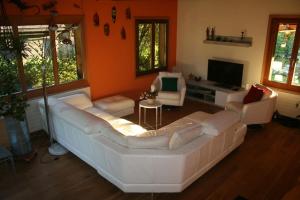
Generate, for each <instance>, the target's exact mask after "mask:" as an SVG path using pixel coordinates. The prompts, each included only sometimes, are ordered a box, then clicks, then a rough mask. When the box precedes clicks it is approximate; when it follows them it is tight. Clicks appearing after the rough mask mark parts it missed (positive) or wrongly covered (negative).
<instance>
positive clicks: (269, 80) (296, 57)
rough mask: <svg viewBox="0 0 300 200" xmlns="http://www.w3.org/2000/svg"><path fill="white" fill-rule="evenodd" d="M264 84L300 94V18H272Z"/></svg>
mask: <svg viewBox="0 0 300 200" xmlns="http://www.w3.org/2000/svg"><path fill="white" fill-rule="evenodd" d="M268 39H269V40H268V42H267V46H266V51H267V52H266V57H265V71H264V76H263V82H264V84H266V85H269V86H272V87H276V88H281V89H286V90H292V91H297V92H300V17H299V18H297V17H295V18H276V17H273V16H271V17H270V27H269V35H268Z"/></svg>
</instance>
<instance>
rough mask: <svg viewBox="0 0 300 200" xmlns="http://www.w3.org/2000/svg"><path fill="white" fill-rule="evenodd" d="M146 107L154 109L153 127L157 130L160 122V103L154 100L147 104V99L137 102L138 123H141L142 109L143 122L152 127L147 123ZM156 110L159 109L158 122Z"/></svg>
mask: <svg viewBox="0 0 300 200" xmlns="http://www.w3.org/2000/svg"><path fill="white" fill-rule="evenodd" d="M147 109H155V129H156V130H157V127H158V125H159V126H161V124H162V104H161V103H160V102H159V101H157V100H155V101H154V102H153V103H152V104H149V103H148V102H147V100H142V101H140V102H139V125H141V120H142V110H144V124H146V125H148V126H149V127H151V128H153V127H152V126H151V125H150V124H148V123H147ZM158 110H159V124H158Z"/></svg>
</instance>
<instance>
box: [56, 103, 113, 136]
mask: <svg viewBox="0 0 300 200" xmlns="http://www.w3.org/2000/svg"><path fill="white" fill-rule="evenodd" d="M60 104H63V103H60ZM58 108H59V107H57V106H55V109H58ZM63 108H66V107H63ZM55 109H54V110H55ZM59 116H60V117H62V118H64V119H65V120H66V121H68V122H69V123H72V124H73V125H74V126H75V127H77V128H79V129H81V130H83V131H84V132H85V133H86V134H87V135H89V134H94V133H104V132H105V133H106V132H110V130H111V129H112V127H111V125H110V124H109V123H108V122H106V121H105V120H103V119H101V118H99V117H96V116H94V115H92V114H90V113H88V112H86V111H83V110H80V109H77V108H75V107H73V109H65V110H63V111H61V112H60V113H59Z"/></svg>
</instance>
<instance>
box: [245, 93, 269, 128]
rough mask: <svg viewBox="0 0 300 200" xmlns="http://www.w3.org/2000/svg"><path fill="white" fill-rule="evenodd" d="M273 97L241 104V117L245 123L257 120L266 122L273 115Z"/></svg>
mask: <svg viewBox="0 0 300 200" xmlns="http://www.w3.org/2000/svg"><path fill="white" fill-rule="evenodd" d="M274 100H275V99H273V98H269V99H265V100H261V101H257V102H253V103H248V104H245V105H244V106H243V111H242V119H243V121H244V122H245V123H246V124H249V123H250V124H252V123H255V122H256V121H257V122H260V123H268V122H269V121H270V120H271V119H272V116H273V113H274V108H275V105H274V104H275V101H274Z"/></svg>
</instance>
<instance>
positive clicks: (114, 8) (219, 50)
mask: <svg viewBox="0 0 300 200" xmlns="http://www.w3.org/2000/svg"><path fill="white" fill-rule="evenodd" d="M1 3H4V4H3V5H4V6H5V16H8V18H9V22H10V24H6V23H5V24H3V23H4V22H5V20H4V18H2V16H4V15H1V23H2V25H12V26H13V27H17V29H18V26H19V32H18V31H17V32H18V34H23V33H26V31H30V28H32V27H29V26H36V25H44V26H40V27H39V28H40V29H43V30H44V29H45V30H48V28H49V30H50V27H53V28H54V29H55V30H56V27H55V25H58V27H57V28H58V29H57V30H56V31H57V32H59V31H60V35H61V37H63V38H62V41H65V43H68V42H69V41H70V40H66V39H69V38H68V37H65V34H64V33H65V32H66V30H67V31H69V30H71V29H72V30H73V29H74V36H72V37H74V39H72V38H71V42H73V43H76V45H74V46H75V47H74V48H76V49H75V51H76V62H77V77H76V78H75V80H74V79H69V77H64V76H63V75H61V74H63V73H60V71H59V70H60V69H62V68H61V67H60V63H59V62H57V63H56V64H55V62H56V61H55V59H53V60H52V62H53V66H56V67H54V68H53V69H52V71H53V73H54V75H53V80H50V81H49V79H48V86H49V87H48V88H47V92H48V95H49V96H52V95H54V96H55V95H57V94H58V93H59V95H61V94H74V93H78V92H84V93H87V94H88V95H89V96H90V99H91V100H92V101H96V100H99V99H103V98H106V97H111V96H115V95H122V96H126V97H128V98H130V99H133V100H134V101H135V108H134V114H133V115H129V116H127V117H125V119H126V120H129V121H132V122H134V123H138V118H139V113H138V107H139V106H138V105H139V97H140V94H141V93H142V92H144V91H149V90H150V88H151V84H152V82H153V80H155V78H156V77H157V76H158V70H159V69H158V70H157V68H156V67H155V64H153V63H155V62H156V61H155V58H153V60H152V61H151V62H150V65H151V67H152V69H151V70H149V71H148V72H147V73H144V72H143V71H142V70H140V69H139V68H138V67H137V62H138V60H137V57H138V56H137V54H138V53H139V52H138V47H137V41H138V39H137V38H138V37H137V35H138V34H139V32H138V28H136V27H138V26H137V24H139V23H140V24H143V23H144V22H145V21H146V22H148V24H159V27H163V26H164V23H165V24H167V27H168V28H167V29H164V28H162V29H160V30H163V31H165V32H164V33H165V35H167V37H166V38H165V40H164V41H165V48H164V50H161V49H160V54H162V53H165V57H164V56H162V57H164V59H163V58H161V60H159V62H160V63H163V65H164V66H163V67H162V70H163V71H169V72H173V71H177V72H178V71H179V72H181V73H182V74H183V77H184V78H185V81H186V83H187V84H188V82H189V78H190V75H191V74H192V75H193V76H196V77H199V76H200V77H201V79H202V80H205V79H207V76H208V60H210V59H214V60H222V61H226V62H232V63H241V64H243V75H242V77H241V78H242V80H241V81H242V82H241V86H242V87H243V88H245V87H246V86H247V85H250V86H251V85H252V84H255V83H262V84H264V83H265V80H264V77H265V75H264V74H265V69H266V68H265V67H264V66H265V65H266V62H267V61H266V57H267V56H266V54H267V52H266V51H267V45H266V44H267V43H268V40H269V38H268V35H269V34H270V31H269V28H270V26H269V23H270V21H269V20H270V19H271V18H270V16H271V15H272V16H277V17H281V18H284V17H293V18H297V17H298V18H297V19H298V22H297V23H299V15H300V13H299V8H300V3H299V2H298V1H297V0H288V1H277V0H267V1H264V2H261V1H258V0H255V1H247V2H242V1H237V0H230V1H226V2H225V1H224V2H221V1H207V0H199V1H196V0H166V1H159V0H153V1H146V0H93V1H83V0H72V1H52V0H51V1H1ZM3 13H4V12H3V10H2V11H1V14H3ZM151 20H152V21H151ZM166 21H167V22H166ZM63 24H71V25H72V26H68V27H64V26H60V25H63ZM74 24H75V25H76V27H75V26H73V25H74ZM153 27H154V26H153ZM212 29H213V30H214V34H215V35H216V37H215V38H214V39H213V41H211V40H210V39H209V38H207V30H209V34H208V35H209V37H210V35H211V31H212ZM152 30H154V28H153V29H152ZM22 31H23V33H22ZM297 31H298V32H299V28H298V29H297ZM13 32H14V33H15V32H16V30H15V28H13ZM76 34H77V35H76ZM153 34H154V33H153ZM24 35H26V34H24ZM162 35H164V34H160V36H159V37H163V36H162ZM298 35H299V34H298ZM45 37H46V38H47V37H48V39H49V38H50V40H51V39H54V41H55V40H56V39H55V37H53V36H51V32H50V34H49V35H46V36H45ZM64 37H65V38H64ZM218 37H219V39H218V40H217V39H216V38H218ZM222 37H223V39H222ZM230 37H236V38H238V40H240V38H241V37H245V38H247V39H250V41H251V42H250V43H249V44H250V45H248V46H245V45H244V46H236V45H227V44H226V45H222V44H221V45H220V44H218V43H222V42H225V43H226V42H227V43H231V41H229V40H233V39H232V38H230ZM32 38H34V37H32ZM57 38H58V37H57ZM76 38H77V39H76ZM78 38H79V39H78ZM154 38H155V37H154ZM64 39H65V40H64ZM207 39H209V40H210V41H208V42H207ZM296 39H297V38H296ZM57 40H58V39H57ZM220 40H227V41H220ZM297 41H299V38H298V39H297ZM152 43H155V41H152ZM233 43H234V42H233ZM51 45H52V43H51ZM54 45H55V42H54ZM296 46H297V45H296ZM52 48H54V49H55V48H57V49H59V47H56V46H52ZM298 48H299V45H298ZM78 49H79V50H78ZM43 51H44V53H43V55H42V57H43V58H44V57H47V56H48V57H50V60H51V58H52V57H51V56H52V55H51V53H50V54H49V53H45V52H46V51H47V50H43ZM57 51H58V50H57ZM152 51H153V52H154V54H155V51H156V50H152ZM153 52H152V54H153ZM29 57H30V55H29ZM298 57H299V54H298ZM23 62H24V63H23V65H24V66H25V71H24V69H23V72H22V70H21V71H19V72H18V73H19V76H20V77H21V78H20V79H21V86H20V88H21V90H22V91H23V92H24V93H25V94H27V98H29V101H28V103H29V105H30V106H29V107H27V108H26V119H27V121H28V126H29V131H30V132H32V134H31V137H33V138H38V140H37V141H39V137H42V136H40V135H39V134H40V133H39V134H38V136H34V134H35V133H37V132H40V130H41V129H43V121H42V120H41V115H40V111H39V105H38V102H39V101H40V100H41V99H42V96H43V90H42V83H41V82H38V81H37V82H32V83H30V84H29V82H28V79H29V78H28V77H26V76H28V72H29V71H28V72H27V71H26V69H27V68H26V67H27V66H29V64H25V61H23ZM28 63H29V62H28ZM78 63H79V64H78ZM153 65H154V66H153ZM294 65H295V63H294ZM297 65H298V66H299V63H298V64H297ZM78 66H80V67H78ZM39 67H40V66H39ZM158 68H159V67H158ZM295 68H296V67H295ZM18 70H20V69H18ZM139 70H140V71H139ZM36 73H37V74H39V73H38V72H36ZM20 74H21V75H20ZM78 74H80V75H78ZM48 75H49V74H48ZM63 78H65V80H66V83H61V82H60V79H63ZM269 86H270V85H269ZM271 88H272V89H273V90H274V91H276V93H277V94H278V97H277V103H276V110H277V111H278V112H279V113H280V114H281V115H282V116H285V117H287V118H288V119H290V118H291V119H296V120H297V116H299V114H300V107H299V106H297V105H299V102H300V95H299V88H298V90H296V91H294V90H287V89H282V88H281V89H278V88H276V87H271ZM50 103H51V102H49V104H50ZM223 109H224V108H220V107H217V106H214V105H212V104H205V103H203V102H194V101H193V100H190V99H188V98H186V99H185V103H184V105H183V106H182V107H181V106H179V107H171V108H170V109H169V108H168V109H166V110H165V109H163V111H162V112H163V114H162V115H163V118H162V119H163V122H162V124H163V125H164V126H165V125H168V124H169V123H172V122H173V121H176V120H178V119H180V118H182V117H185V116H186V115H189V114H191V113H192V111H193V112H195V111H199V110H200V111H203V112H208V113H216V112H218V111H221V110H223ZM256 112H260V111H256ZM149 114H154V113H149ZM155 117H157V116H155V115H151V116H150V118H149V120H150V122H155V120H156V119H155ZM2 130H3V129H1V131H2ZM282 131H283V132H289V133H290V134H289V135H288V136H285V135H284V134H282V133H280V132H282ZM272 132H274V133H275V135H276V136H277V138H275V136H274V135H272V134H271V133H272ZM298 132H299V129H297V128H293V127H286V126H284V125H281V124H280V123H277V122H270V123H268V124H266V125H264V126H263V127H262V128H258V129H257V128H254V129H251V128H248V130H247V135H246V139H245V142H244V143H243V144H241V145H242V146H240V149H242V150H240V149H237V150H236V151H233V153H232V154H233V155H232V154H230V155H228V156H227V157H226V158H225V159H224V160H222V161H220V163H219V164H217V165H216V166H215V167H213V168H212V169H211V170H210V171H208V172H207V173H206V174H204V175H203V176H202V177H201V178H199V179H197V180H196V181H195V182H194V183H193V184H191V185H190V186H189V187H187V188H186V189H185V190H184V191H183V192H181V193H174V194H172V193H170V194H164V193H162V194H160V193H157V194H154V197H153V196H152V198H156V199H171V198H175V199H189V198H194V199H209V198H211V199H235V197H236V198H237V199H238V198H240V199H262V198H265V199H274V198H275V199H277V198H278V199H279V198H283V197H285V198H286V199H288V197H290V199H293V197H295V195H297V194H298V195H299V189H298V188H299V187H297V186H298V181H297V177H299V173H296V171H297V169H298V168H297V167H299V165H298V164H295V165H294V166H290V163H292V161H294V162H298V161H297V160H296V155H297V152H299V151H300V147H299V145H297V144H296V141H299V140H300V138H299V136H297V134H296V133H298ZM260 135H262V136H261V137H260ZM263 137H265V138H264V139H265V140H263ZM278 138H279V139H278ZM44 139H45V138H43V139H42V140H41V141H42V143H43V145H44V146H45V143H47V140H44ZM266 139H270V142H271V143H269V144H268V142H267V141H266ZM33 141H36V139H34V140H33ZM288 144H290V147H288V148H287V149H277V148H278V147H281V148H284V147H286V146H287V145H288ZM36 145H37V146H42V144H39V143H37V144H36V143H34V146H36ZM251 145H257V146H258V147H257V150H254V149H255V148H256V147H255V146H251ZM268 145H270V146H271V147H269V149H268V147H267V146H268ZM46 146H47V144H46ZM251 148H254V149H252V150H251ZM37 149H40V150H41V152H37V156H36V157H35V158H33V161H30V162H29V163H28V165H26V164H27V163H26V164H24V163H23V162H22V161H17V162H16V164H17V165H16V169H17V173H16V179H14V178H13V177H12V175H11V172H10V170H9V168H8V167H5V166H4V167H2V166H1V168H0V169H1V171H2V170H3V172H4V173H5V181H8V182H9V184H8V185H9V186H11V187H13V185H15V184H16V185H18V187H17V188H18V189H20V188H22V189H21V190H22V192H20V194H19V195H17V194H16V190H13V189H8V188H7V187H6V186H5V185H4V183H1V186H0V191H1V193H2V191H3V195H4V196H1V194H0V197H3V198H4V199H10V198H15V199H22V198H29V197H33V198H37V194H39V195H41V194H43V193H44V194H43V195H42V199H44V198H45V199H56V198H68V197H71V198H76V194H77V195H79V192H78V191H83V192H91V193H90V195H87V197H88V198H90V199H96V198H98V199H99V198H100V199H101V198H102V199H145V198H150V197H151V195H150V194H147V193H142V194H131V193H123V192H122V190H120V189H118V187H116V186H114V185H112V184H111V183H110V182H109V181H107V180H106V179H104V178H102V177H101V175H99V174H98V173H97V172H96V171H95V170H93V168H91V167H90V166H89V165H87V164H85V162H84V161H82V160H80V159H79V158H77V157H76V156H75V155H74V154H71V153H68V154H67V155H65V156H62V157H58V158H59V159H58V160H55V161H54V160H52V157H51V156H50V155H49V156H48V155H46V156H45V153H46V152H44V151H47V150H46V149H47V148H46V149H45V148H37ZM276 149H277V150H276ZM258 150H261V151H262V150H266V152H268V154H266V153H265V154H264V153H262V155H263V156H261V158H259V157H260V156H258V155H259V152H256V151H258ZM239 151H241V152H243V154H241V155H239V153H240V152H239ZM285 151H286V152H287V153H288V154H290V155H291V159H290V160H286V159H285V157H284V155H281V154H282V152H285ZM276 154H280V155H278V158H277V159H275V157H276ZM241 156H242V157H244V158H241ZM255 156H257V157H258V158H257V160H258V161H257V162H254V163H252V164H249V165H247V164H244V163H247V162H252V160H253V159H255ZM228 157H229V159H227V158H228ZM45 158H46V160H47V161H45ZM55 158H56V157H55ZM264 158H265V159H266V161H264V160H263V159H264ZM273 159H274V160H273ZM275 160H276V161H275ZM267 161H270V162H271V161H274V162H275V163H276V165H274V166H279V164H278V163H281V162H286V164H285V165H283V164H282V166H281V165H280V166H281V167H282V168H280V169H279V171H280V172H281V173H282V176H284V175H286V177H287V178H286V179H284V178H283V177H282V176H279V175H278V176H276V177H277V178H278V181H274V182H272V180H271V177H272V176H275V175H274V174H275V172H274V170H275V168H274V169H273V168H269V167H270V165H267V164H265V162H267ZM234 162H241V163H242V164H240V165H239V164H236V165H234V167H230V165H232V163H234ZM243 162H244V163H243ZM41 163H42V164H41ZM43 163H50V164H43ZM87 163H88V162H87ZM18 165H19V166H18ZM69 165H74V166H73V167H71V166H69ZM255 165H261V168H263V167H266V169H261V171H260V172H258V173H257V174H259V175H261V176H262V177H261V179H263V178H265V179H266V180H265V181H263V182H262V183H260V182H258V177H257V176H258V175H257V174H255V169H254V167H255ZM69 167H70V168H71V169H70V171H71V172H75V171H76V170H79V172H78V174H76V175H75V176H74V179H72V178H65V179H64V180H62V181H61V182H60V181H58V179H60V178H61V176H64V175H63V174H62V172H63V173H67V172H66V171H65V170H66V169H65V168H69ZM240 167H242V168H243V169H242V170H241V171H239V170H238V169H237V168H240ZM289 167H290V168H291V172H290V173H287V172H286V171H285V170H286V169H287V168H289ZM7 168H8V169H7ZM258 168H260V167H258ZM33 169H36V172H34V170H33ZM55 169H56V170H55ZM235 169H237V171H238V172H239V173H242V172H243V173H250V175H249V176H250V177H251V176H253V177H256V179H255V180H254V178H253V180H251V178H249V177H248V179H247V181H245V182H243V180H242V179H243V178H244V177H246V175H245V174H243V175H241V176H240V177H239V176H238V175H236V176H233V174H234V170H235ZM26 170H28V172H29V176H33V177H32V179H33V180H31V181H28V179H30V178H29V177H26ZM43 170H45V172H43ZM243 170H244V171H243ZM59 171H61V172H59ZM258 171H259V169H258ZM263 172H264V173H263ZM294 172H295V174H293V173H294ZM1 173H2V172H1ZM39 173H41V174H43V173H50V174H51V176H54V177H55V178H50V179H51V180H50V181H51V185H50V186H49V187H50V188H48V189H47V187H45V186H44V187H41V189H40V190H38V192H36V194H35V192H34V191H32V190H33V189H32V188H33V187H38V185H39V183H40V184H47V183H46V181H47V176H45V175H44V176H42V175H41V177H42V178H39V175H38V174H39ZM222 173H224V174H228V177H229V176H230V177H234V178H236V180H234V179H231V180H229V179H227V178H226V177H225V176H227V175H223V176H224V177H222ZM20 174H21V175H20ZM100 174H101V173H100ZM68 175H70V174H68ZM18 176H19V177H18ZM264 176H265V177H264ZM293 176H294V179H293V178H291V177H293ZM25 177H26V178H25ZM86 177H88V178H86ZM99 177H101V180H98V179H100V178H99ZM104 177H105V176H104ZM295 177H296V179H295ZM21 178H24V179H26V181H20V179H21ZM89 178H90V179H89ZM81 179H84V180H86V181H87V183H88V184H89V186H86V187H87V188H82V189H80V188H79V187H76V183H75V182H77V181H80V180H81ZM91 179H92V181H91ZM97 180H98V182H97ZM218 180H220V181H224V183H221V182H220V183H218ZM279 180H280V181H279ZM15 181H19V182H21V183H16V182H15ZM234 181H236V182H235V183H234ZM281 181H282V182H284V183H285V184H286V185H285V186H283V189H281V190H280V189H278V187H279V185H280V182H281ZM0 182H3V181H0ZM83 182H84V181H83ZM27 183H29V184H31V186H28V188H27V186H26V184H27ZM247 183H249V184H250V186H249V188H250V189H249V190H248V189H247ZM55 184H58V185H59V186H58V187H55V186H54V185H55ZM65 184H70V185H74V188H75V189H74V190H72V187H69V186H68V187H67V186H66V185H65ZM113 184H115V183H114V182H113ZM218 184H220V185H222V186H220V187H218V188H217V189H216V190H215V191H214V189H213V188H214V185H215V186H216V185H218ZM236 184H240V188H239V189H240V191H236V192H234V190H233V188H232V187H231V186H233V185H234V186H235V187H237V185H236ZM263 184H268V185H269V186H268V189H266V192H264V193H263V194H261V195H259V194H257V193H259V192H261V190H259V189H257V188H258V187H259V186H260V187H265V185H263ZM272 184H273V185H272ZM80 186H82V183H81V184H80ZM60 187H62V188H60ZM63 187H66V188H67V189H66V190H63ZM83 187H84V186H83ZM98 187H99V188H101V187H103V188H104V189H103V191H102V192H99V191H98V189H97V188H98ZM201 187H203V188H205V189H207V191H206V192H205V191H199V192H197V191H198V190H201ZM276 189H278V191H277V193H276V192H275V191H276ZM101 190H102V189H101ZM251 190H253V191H251ZM293 190H296V192H294V191H293ZM47 191H48V192H47ZM123 191H124V190H123ZM226 191H228V192H226ZM297 191H298V192H297ZM60 192H61V193H60ZM72 192H74V193H73V194H71V193H72ZM272 193H273V194H272ZM74 194H75V195H74ZM218 195H220V196H218ZM276 195H279V196H276ZM293 195H294V196H293ZM84 197H85V196H84V195H79V196H78V197H77V198H84ZM297 197H298V196H297ZM296 199H297V198H296Z"/></svg>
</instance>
